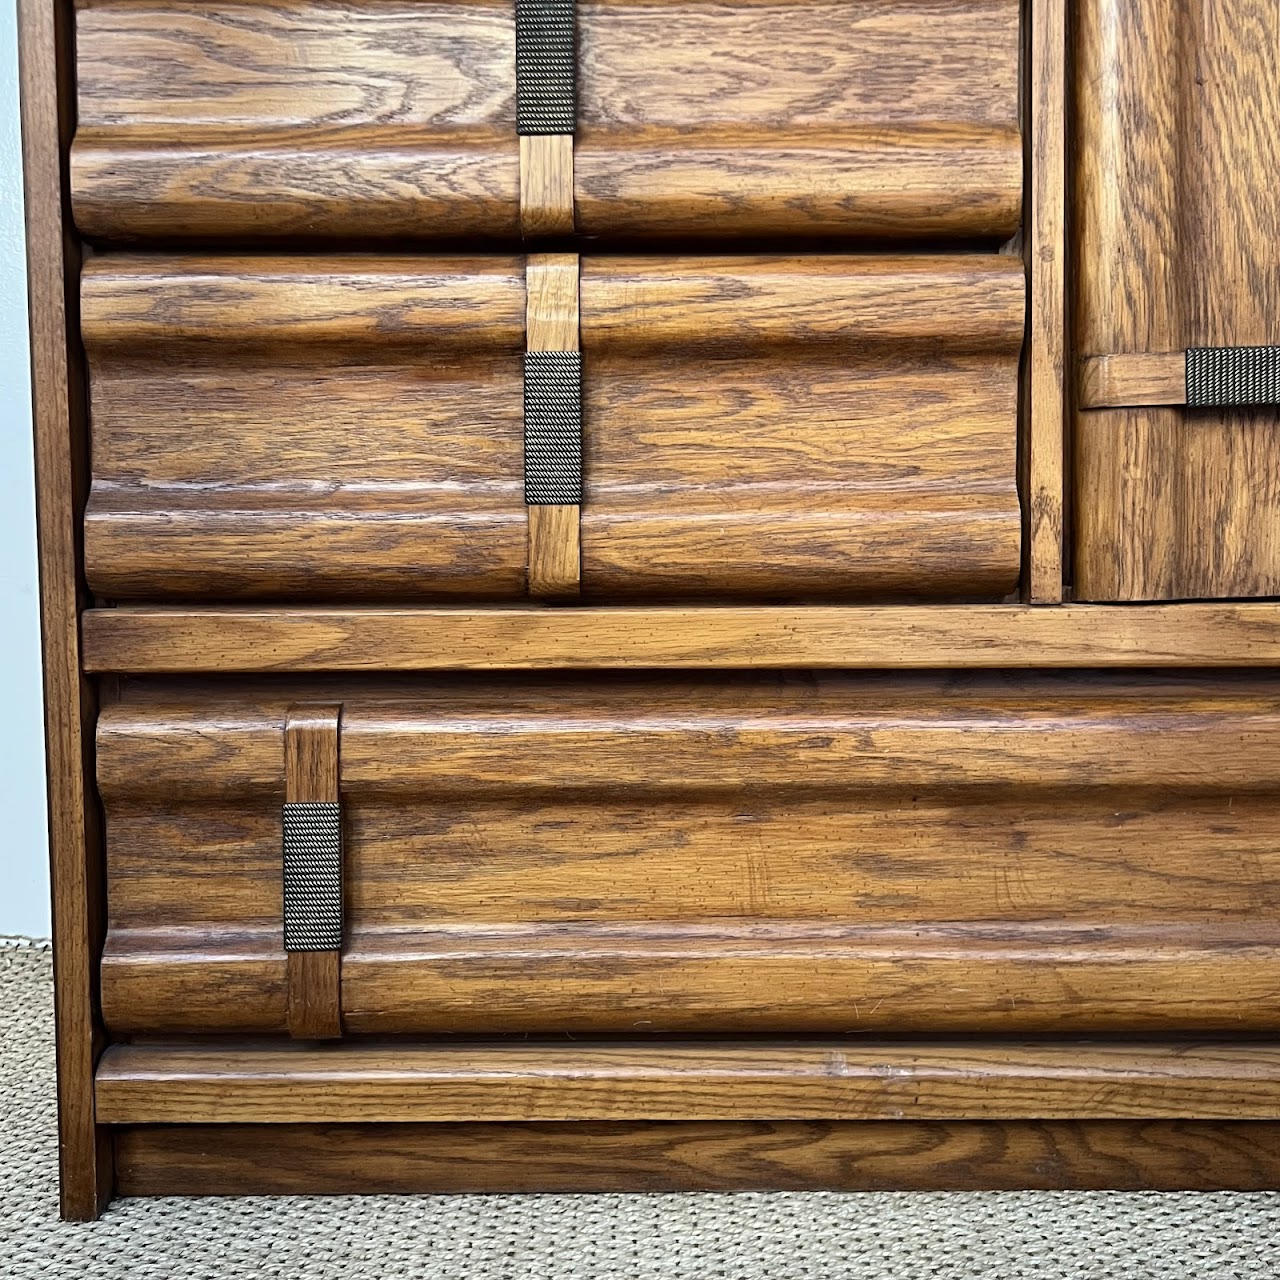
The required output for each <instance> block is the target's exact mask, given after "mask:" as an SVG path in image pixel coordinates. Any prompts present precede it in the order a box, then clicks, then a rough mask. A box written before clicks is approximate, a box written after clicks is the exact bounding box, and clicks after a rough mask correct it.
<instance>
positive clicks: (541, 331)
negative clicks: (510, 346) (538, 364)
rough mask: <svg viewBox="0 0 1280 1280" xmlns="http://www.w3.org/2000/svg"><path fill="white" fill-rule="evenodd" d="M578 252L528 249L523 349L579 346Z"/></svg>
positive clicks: (567, 349)
mask: <svg viewBox="0 0 1280 1280" xmlns="http://www.w3.org/2000/svg"><path fill="white" fill-rule="evenodd" d="M578 265H579V264H578V255H577V254H576V253H531V254H530V255H529V257H528V259H527V265H526V267H525V293H526V308H525V349H526V350H528V351H577V350H578V349H579V337H578V330H579V306H578Z"/></svg>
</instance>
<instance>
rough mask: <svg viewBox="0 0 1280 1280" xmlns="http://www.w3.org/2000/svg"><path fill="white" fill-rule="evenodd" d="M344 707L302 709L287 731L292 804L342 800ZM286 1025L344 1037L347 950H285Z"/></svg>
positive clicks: (312, 1034)
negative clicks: (341, 770) (341, 767)
mask: <svg viewBox="0 0 1280 1280" xmlns="http://www.w3.org/2000/svg"><path fill="white" fill-rule="evenodd" d="M341 715H342V707H341V706H340V705H333V704H324V705H310V704H304V705H298V706H294V707H291V708H290V709H289V712H288V715H287V717H286V719H285V728H284V784H285V802H286V803H287V804H315V803H320V804H336V803H338V802H339V801H340V799H341V795H340V782H339V737H340V722H341ZM285 1022H286V1025H287V1027H288V1030H289V1034H290V1035H291V1036H293V1037H295V1038H297V1039H305V1040H325V1039H335V1038H337V1037H338V1036H341V1035H342V952H341V951H340V950H338V949H333V950H326V951H286V952H285Z"/></svg>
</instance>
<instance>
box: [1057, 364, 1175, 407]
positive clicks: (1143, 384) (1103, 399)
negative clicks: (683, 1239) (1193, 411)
mask: <svg viewBox="0 0 1280 1280" xmlns="http://www.w3.org/2000/svg"><path fill="white" fill-rule="evenodd" d="M1186 403H1187V353H1186V352H1185V351H1151V352H1134V353H1126V354H1122V355H1105V356H1086V357H1085V358H1084V359H1083V360H1081V362H1080V407H1081V408H1082V409H1128V408H1143V407H1146V406H1157V405H1184V404H1186Z"/></svg>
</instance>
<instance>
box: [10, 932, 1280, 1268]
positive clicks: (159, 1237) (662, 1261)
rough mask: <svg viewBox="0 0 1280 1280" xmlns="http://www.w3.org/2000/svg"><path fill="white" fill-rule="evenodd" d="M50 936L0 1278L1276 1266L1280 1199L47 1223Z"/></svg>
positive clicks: (586, 1202)
mask: <svg viewBox="0 0 1280 1280" xmlns="http://www.w3.org/2000/svg"><path fill="white" fill-rule="evenodd" d="M51 1017H52V985H51V981H50V965H49V950H48V947H47V945H46V944H42V943H24V942H22V941H16V942H14V941H9V942H5V941H0V1114H2V1115H3V1120H4V1144H3V1148H0V1276H5V1277H14V1278H15V1280H26V1278H27V1277H42V1278H44V1280H50V1278H52V1277H62V1276H67V1277H70V1276H76V1277H84V1276H111V1277H116V1276H121V1277H128V1278H129V1280H161V1278H163V1280H223V1278H224V1277H230V1278H232V1280H235V1278H236V1277H246V1278H247V1277H281V1278H282V1280H286V1278H287V1280H321V1278H325V1280H329V1278H332V1280H338V1278H339V1277H355V1276H361V1277H364V1276H368V1277H377V1278H378V1280H395V1278H397V1277H409V1276H413V1277H424V1278H426V1280H436V1278H437V1277H439V1278H440V1280H606V1278H609V1280H612V1278H613V1277H619V1278H625V1280H659V1278H661V1280H694V1278H696V1280H736V1278H738V1277H741V1278H742V1280H757V1278H758V1280H810V1278H812V1280H819V1278H820V1280H882V1278H886V1280H887V1278H890V1277H892V1280H924V1278H926V1277H938V1278H941V1280H979V1278H981V1280H1023V1278H1024V1277H1025V1278H1027V1280H1030V1278H1031V1277H1035V1278H1036V1280H1058V1278H1059V1277H1061V1278H1062V1280H1068V1278H1069V1280H1077V1278H1079V1280H1085V1278H1088V1280H1111V1278H1112V1277H1115V1278H1117V1280H1119V1278H1121V1277H1124V1278H1125V1280H1138V1278H1139V1277H1142V1278H1144V1280H1145V1278H1146V1277H1152V1278H1153V1280H1155V1278H1158V1280H1182V1278H1183V1277H1186V1278H1187V1280H1192V1277H1194V1278H1195V1280H1208V1278H1210V1277H1267V1278H1268V1280H1274V1278H1275V1277H1277V1276H1280V1195H1270V1194H1268V1195H1241V1194H1215V1195H1190V1194H1187V1195H1163V1194H1162V1195H1132V1194H1124V1195H1119V1194H1109V1193H1098V1192H1068V1193H1060V1194H1056V1193H1047V1192H1018V1193H1015V1192H999V1193H982V1194H972V1193H966V1194H950V1195H948V1194H918V1193H916V1194H885V1193H876V1194H859V1195H825V1194H823V1195H818V1194H795V1193H793V1194H785V1195H605V1196H402V1197H397V1196H369V1197H354V1196H335V1197H331V1198H326V1199H312V1198H306V1197H302V1196H291V1197H281V1198H275V1199H268V1198H256V1199H255V1198H245V1199H239V1200H236V1199H206V1200H182V1199H176V1198H175V1199H155V1200H117V1201H116V1202H115V1203H114V1204H113V1205H112V1206H111V1208H110V1209H109V1210H108V1211H107V1213H106V1215H105V1216H104V1217H103V1219H102V1220H101V1221H100V1222H96V1223H89V1224H70V1223H62V1222H59V1221H58V1218H57V1195H56V1179H57V1156H56V1146H55V1138H54V1106H53V1038H52V1034H51V1030H50V1022H51Z"/></svg>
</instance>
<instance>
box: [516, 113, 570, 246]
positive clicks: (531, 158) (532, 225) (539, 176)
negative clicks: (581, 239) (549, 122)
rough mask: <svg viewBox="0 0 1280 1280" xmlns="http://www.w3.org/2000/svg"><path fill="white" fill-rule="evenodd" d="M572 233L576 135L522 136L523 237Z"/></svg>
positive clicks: (521, 218)
mask: <svg viewBox="0 0 1280 1280" xmlns="http://www.w3.org/2000/svg"><path fill="white" fill-rule="evenodd" d="M573 232H574V219H573V135H572V134H559V133H550V134H522V135H521V137H520V233H521V235H523V236H524V238H525V239H526V240H533V239H537V238H539V237H542V236H568V235H572V234H573Z"/></svg>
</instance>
